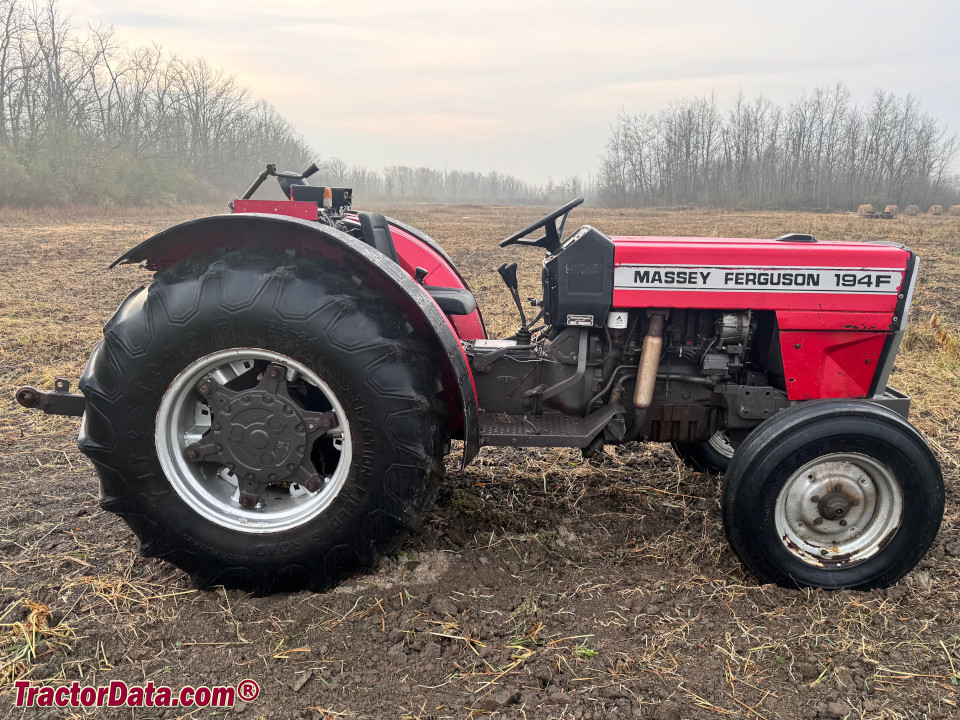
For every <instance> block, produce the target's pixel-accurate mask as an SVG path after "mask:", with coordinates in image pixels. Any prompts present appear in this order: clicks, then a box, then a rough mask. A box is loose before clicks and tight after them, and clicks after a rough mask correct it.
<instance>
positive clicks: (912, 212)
mask: <svg viewBox="0 0 960 720" xmlns="http://www.w3.org/2000/svg"><path fill="white" fill-rule="evenodd" d="M904 212H905V213H906V214H907V215H909V216H910V217H915V216H916V215H919V214H920V206H919V205H907V209H906V210H905V211H904Z"/></svg>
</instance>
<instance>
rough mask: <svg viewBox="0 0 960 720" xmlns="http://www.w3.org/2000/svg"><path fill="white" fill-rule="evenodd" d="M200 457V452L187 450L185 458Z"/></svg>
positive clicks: (194, 459)
mask: <svg viewBox="0 0 960 720" xmlns="http://www.w3.org/2000/svg"><path fill="white" fill-rule="evenodd" d="M199 457H200V453H198V452H197V451H196V450H187V460H193V461H196V460H197V459H198V458H199Z"/></svg>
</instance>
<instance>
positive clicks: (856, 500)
mask: <svg viewBox="0 0 960 720" xmlns="http://www.w3.org/2000/svg"><path fill="white" fill-rule="evenodd" d="M850 504H851V505H853V506H854V507H856V506H857V505H859V504H860V500H858V499H857V498H854V499H853V500H851V501H850Z"/></svg>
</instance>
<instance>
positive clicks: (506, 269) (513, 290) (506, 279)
mask: <svg viewBox="0 0 960 720" xmlns="http://www.w3.org/2000/svg"><path fill="white" fill-rule="evenodd" d="M497 272H498V273H500V277H502V278H503V284H504V285H506V286H507V289H508V290H509V291H510V294H511V295H512V296H513V301H514V302H515V303H516V304H517V311H518V312H519V313H520V326H521V327H524V328H525V327H527V316H526V315H525V314H524V312H523V303H521V302H520V283H519V282H518V281H517V264H516V263H510V264H507V263H504V264H503V265H501V266H500V267H498V268H497Z"/></svg>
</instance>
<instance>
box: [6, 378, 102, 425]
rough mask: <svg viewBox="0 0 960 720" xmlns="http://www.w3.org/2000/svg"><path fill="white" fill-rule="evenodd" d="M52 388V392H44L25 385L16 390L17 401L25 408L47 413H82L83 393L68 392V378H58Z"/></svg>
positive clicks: (83, 405) (85, 400)
mask: <svg viewBox="0 0 960 720" xmlns="http://www.w3.org/2000/svg"><path fill="white" fill-rule="evenodd" d="M53 388H54V389H53V392H46V391H44V390H38V389H37V388H35V387H33V386H32V385H27V386H26V387H22V388H20V389H19V390H17V402H18V403H20V404H21V405H23V407H25V408H34V409H36V410H43V411H44V412H45V413H46V414H47V415H72V416H74V417H79V416H81V415H83V411H84V410H85V409H86V407H87V399H86V398H85V397H84V396H83V395H74V394H72V393H71V392H70V381H69V380H63V379H62V378H58V379H57V380H56V381H55V382H54V386H53Z"/></svg>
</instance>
